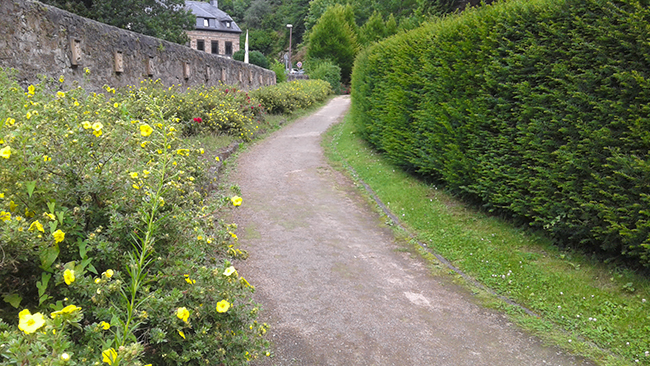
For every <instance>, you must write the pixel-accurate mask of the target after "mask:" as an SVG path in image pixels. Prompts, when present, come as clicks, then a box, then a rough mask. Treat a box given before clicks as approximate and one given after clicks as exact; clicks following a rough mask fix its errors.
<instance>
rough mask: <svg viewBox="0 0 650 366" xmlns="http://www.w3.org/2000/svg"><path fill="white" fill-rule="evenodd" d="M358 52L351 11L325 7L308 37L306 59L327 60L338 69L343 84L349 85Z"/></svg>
mask: <svg viewBox="0 0 650 366" xmlns="http://www.w3.org/2000/svg"><path fill="white" fill-rule="evenodd" d="M358 50H359V46H358V43H357V35H356V24H355V22H354V12H353V10H352V7H351V6H350V5H346V6H343V5H340V4H336V5H334V6H331V7H329V8H328V9H327V10H326V11H325V13H324V14H323V16H321V17H320V18H319V19H318V22H317V23H316V25H314V28H313V29H312V31H311V33H310V35H309V46H308V48H307V58H309V59H321V60H331V61H332V62H334V63H335V64H336V65H338V66H339V67H340V68H341V79H342V80H343V82H349V81H350V74H351V73H352V65H353V64H354V57H355V56H356V54H357V51H358Z"/></svg>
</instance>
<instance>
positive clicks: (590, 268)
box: [323, 116, 650, 365]
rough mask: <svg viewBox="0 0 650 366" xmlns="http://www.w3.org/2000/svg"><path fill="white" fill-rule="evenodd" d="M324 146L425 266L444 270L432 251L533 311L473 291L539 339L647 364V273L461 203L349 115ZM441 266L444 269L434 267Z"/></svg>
mask: <svg viewBox="0 0 650 366" xmlns="http://www.w3.org/2000/svg"><path fill="white" fill-rule="evenodd" d="M323 144H324V147H325V150H326V154H327V156H328V157H329V159H330V160H331V161H332V163H333V165H334V166H339V167H344V169H343V170H346V171H347V172H349V174H350V175H351V176H352V177H353V179H357V180H362V181H363V182H365V183H367V184H368V185H369V186H370V187H371V188H372V190H373V191H374V192H375V194H376V196H377V197H378V198H379V199H380V200H381V201H382V202H383V203H384V204H385V205H386V207H388V208H389V210H390V211H391V212H392V213H393V214H394V215H395V216H397V217H398V219H399V221H400V224H402V225H403V226H404V227H405V228H406V230H407V231H408V232H409V233H410V234H411V235H413V238H414V240H412V241H411V242H412V243H413V245H415V246H416V249H417V251H418V252H420V253H421V254H422V255H423V257H424V258H425V259H426V260H427V261H429V262H430V263H431V264H432V267H433V268H443V266H442V265H441V264H440V263H439V261H438V260H437V259H436V258H435V257H434V256H432V255H431V253H438V254H440V255H442V256H443V257H445V258H446V259H447V260H449V261H450V262H451V264H453V266H455V267H457V268H459V269H460V270H461V271H463V272H464V273H466V274H468V275H469V276H471V277H472V278H474V279H476V280H477V281H478V282H479V283H481V284H483V285H485V286H487V287H488V288H489V289H492V290H493V291H494V292H495V293H496V294H498V295H501V296H505V297H507V298H509V299H511V300H513V301H514V302H516V303H517V304H520V305H521V306H523V307H525V308H527V309H530V310H531V311H533V312H534V313H536V314H538V316H531V315H528V314H526V312H524V311H523V309H522V308H520V307H518V306H513V305H510V304H508V303H506V302H504V301H501V300H499V299H498V297H496V296H493V295H490V294H487V293H484V291H481V290H477V289H473V292H475V293H477V294H478V293H480V294H481V296H478V297H477V298H480V299H481V300H480V301H482V302H483V304H485V305H487V306H490V307H494V308H497V309H500V310H502V311H504V312H506V313H507V314H509V316H510V317H511V319H512V320H513V321H515V322H516V323H518V324H519V325H520V326H522V327H523V328H524V329H526V330H528V331H530V332H531V333H533V334H535V335H537V336H539V337H540V338H541V339H542V340H544V341H546V342H547V343H551V344H555V345H558V346H560V347H561V348H564V349H566V350H568V351H570V352H571V353H573V354H576V355H581V356H584V357H587V358H589V359H591V360H593V361H595V362H596V363H598V364H601V365H629V364H645V365H650V312H649V311H648V310H649V309H650V308H649V306H650V305H649V304H648V302H647V301H646V299H650V281H648V279H647V278H644V277H642V276H639V275H637V274H635V273H633V272H632V271H629V270H626V269H620V268H616V267H614V266H612V265H605V264H602V263H600V262H598V261H597V260H595V259H593V258H591V257H590V256H587V255H585V254H583V253H579V252H574V251H571V250H561V249H558V248H557V247H556V246H553V245H552V244H551V243H550V242H549V241H548V240H546V239H545V238H543V237H541V236H538V235H536V234H535V233H531V232H530V231H528V230H525V228H520V227H516V226H514V225H512V224H511V223H509V222H507V221H504V220H501V219H499V218H495V217H491V216H488V215H486V214H484V213H482V212H480V211H478V210H476V209H474V208H471V207H468V206H467V205H465V204H463V203H462V202H460V201H458V200H456V199H455V198H453V197H451V196H450V195H448V194H447V193H445V191H444V188H443V187H439V186H436V185H435V184H431V183H426V182H423V181H422V180H421V179H418V178H416V177H413V176H411V175H409V174H408V173H405V172H404V171H402V170H401V169H399V168H398V167H396V166H394V165H392V164H391V163H390V162H389V161H388V160H387V159H386V158H384V157H383V156H382V155H381V154H378V153H377V152H375V151H374V150H373V149H372V148H370V147H369V146H368V145H367V144H366V143H365V142H364V141H363V140H362V139H360V138H359V137H358V136H357V133H356V131H355V128H354V123H353V121H352V120H351V117H350V116H347V117H346V119H345V120H344V122H343V123H341V124H338V125H336V126H334V127H332V128H331V129H330V131H328V133H327V135H326V138H325V139H324V142H323ZM418 241H419V242H420V243H423V244H424V246H420V245H418V244H417V242H418ZM444 272H449V271H448V270H446V269H445V270H441V271H436V273H437V274H442V273H444ZM458 278H459V280H460V279H461V278H460V276H458ZM468 286H469V284H468ZM483 295H485V296H483Z"/></svg>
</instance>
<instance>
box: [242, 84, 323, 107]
mask: <svg viewBox="0 0 650 366" xmlns="http://www.w3.org/2000/svg"><path fill="white" fill-rule="evenodd" d="M330 93H331V88H330V84H329V83H328V82H327V81H323V80H295V81H292V82H289V83H282V84H277V85H273V86H269V87H266V88H261V89H257V90H254V91H252V92H251V96H253V97H254V98H255V99H256V100H259V101H260V103H261V104H262V106H263V107H264V108H265V109H266V110H268V111H269V113H275V114H283V113H292V112H293V111H295V110H297V109H300V108H306V107H309V106H310V105H312V104H314V103H316V102H319V101H322V100H325V98H326V97H327V96H328V95H329V94H330Z"/></svg>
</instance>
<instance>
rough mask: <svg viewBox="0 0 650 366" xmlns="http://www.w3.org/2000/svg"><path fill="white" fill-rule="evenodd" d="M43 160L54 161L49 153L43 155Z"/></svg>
mask: <svg viewBox="0 0 650 366" xmlns="http://www.w3.org/2000/svg"><path fill="white" fill-rule="evenodd" d="M43 161H44V162H48V161H52V158H51V157H49V156H47V155H43Z"/></svg>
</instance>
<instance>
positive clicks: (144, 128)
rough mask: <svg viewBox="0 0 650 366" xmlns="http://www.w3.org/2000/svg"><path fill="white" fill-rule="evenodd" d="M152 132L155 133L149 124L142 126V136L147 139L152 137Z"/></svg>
mask: <svg viewBox="0 0 650 366" xmlns="http://www.w3.org/2000/svg"><path fill="white" fill-rule="evenodd" d="M152 132H153V128H151V126H149V125H148V124H144V125H140V134H141V135H142V136H144V137H147V136H149V135H151V133H152Z"/></svg>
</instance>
